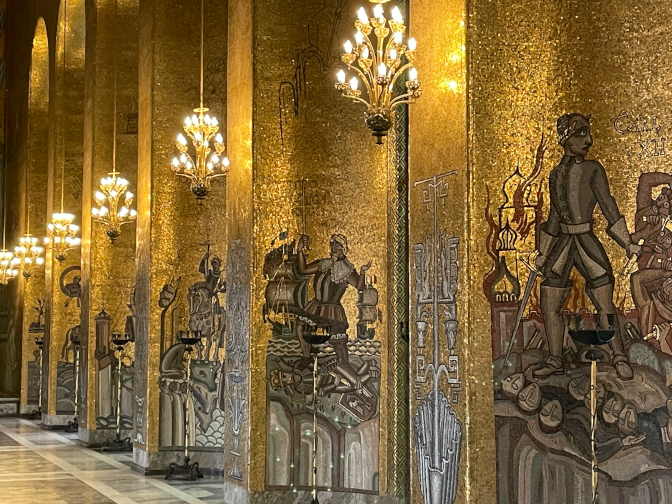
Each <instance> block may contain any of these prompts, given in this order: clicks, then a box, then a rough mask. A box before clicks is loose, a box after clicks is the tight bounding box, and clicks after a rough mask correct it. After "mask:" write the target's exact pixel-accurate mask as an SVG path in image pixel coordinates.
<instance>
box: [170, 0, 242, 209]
mask: <svg viewBox="0 0 672 504" xmlns="http://www.w3.org/2000/svg"><path fill="white" fill-rule="evenodd" d="M203 26H204V8H203V0H201V102H200V106H199V107H198V108H195V109H194V114H193V115H192V116H191V117H187V118H186V119H185V120H184V126H183V127H184V132H185V133H186V134H187V137H188V138H189V140H187V138H186V137H185V136H184V135H183V134H182V133H180V134H179V135H178V136H177V140H176V142H175V145H176V147H177V150H178V151H179V155H178V156H177V157H174V158H173V162H172V169H173V171H174V172H175V173H176V174H177V175H179V176H181V177H185V178H187V179H189V182H190V183H191V192H193V193H194V195H195V196H196V199H197V200H199V201H200V200H203V199H204V198H205V197H206V196H207V194H208V190H209V189H210V182H211V181H212V179H214V178H217V177H222V176H224V175H226V174H227V172H228V171H229V169H230V168H229V160H228V158H227V157H226V156H225V155H224V149H225V147H224V138H223V137H222V135H221V133H219V121H217V118H216V117H214V116H211V115H210V114H208V112H209V109H208V108H206V107H204V106H203V40H204V39H203ZM211 142H212V143H211ZM189 144H191V145H192V146H193V150H192V152H193V154H192V153H190V148H189Z"/></svg>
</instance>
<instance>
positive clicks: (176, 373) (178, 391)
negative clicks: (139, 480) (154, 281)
mask: <svg viewBox="0 0 672 504" xmlns="http://www.w3.org/2000/svg"><path fill="white" fill-rule="evenodd" d="M205 247H206V251H205V253H204V255H203V257H202V259H201V261H200V264H199V266H198V272H199V273H200V274H201V275H203V280H199V281H197V282H195V283H193V284H192V285H190V286H189V287H188V289H186V293H185V292H183V291H182V289H181V283H182V277H178V278H177V279H171V280H170V281H169V282H168V283H166V284H165V285H164V286H163V288H162V290H161V294H160V296H159V307H160V308H161V341H160V346H161V364H160V373H159V388H160V391H161V393H160V396H159V401H160V406H159V408H160V426H159V446H161V447H169V446H170V447H175V446H184V434H185V402H186V394H187V382H186V369H185V365H184V352H185V344H184V343H182V341H181V339H180V338H181V336H182V335H184V334H185V333H192V334H193V333H195V332H198V333H200V335H201V340H200V342H199V343H198V344H197V345H196V354H197V355H196V357H195V358H194V359H192V361H191V382H192V390H191V391H190V393H191V398H192V400H191V401H189V406H190V410H189V412H188V414H189V418H190V421H189V427H190V429H191V432H190V433H189V439H190V440H194V441H193V446H196V447H202V448H219V447H222V446H224V444H223V442H224V430H223V428H222V426H223V425H224V408H223V406H222V405H221V402H220V397H221V390H220V388H221V387H223V386H224V381H223V373H222V363H223V356H224V346H225V330H226V310H225V309H224V306H223V304H222V300H221V299H220V296H221V295H223V294H225V293H226V282H225V280H224V271H223V270H222V261H221V259H220V258H219V257H217V256H216V255H212V254H211V252H210V245H206V246H205ZM185 308H186V310H188V318H187V325H186V327H181V326H180V325H179V322H178V320H179V317H177V314H176V310H178V309H185ZM194 419H195V421H194Z"/></svg>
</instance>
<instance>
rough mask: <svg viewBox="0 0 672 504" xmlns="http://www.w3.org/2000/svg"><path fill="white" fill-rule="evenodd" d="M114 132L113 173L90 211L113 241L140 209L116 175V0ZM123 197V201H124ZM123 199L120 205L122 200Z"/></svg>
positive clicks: (101, 188) (103, 180) (115, 15)
mask: <svg viewBox="0 0 672 504" xmlns="http://www.w3.org/2000/svg"><path fill="white" fill-rule="evenodd" d="M113 123H114V126H113V128H114V132H113V134H112V138H113V140H112V173H109V177H103V178H102V179H101V180H100V190H99V191H96V193H95V195H94V198H95V200H96V205H98V207H97V208H96V207H94V208H92V209H91V214H92V215H93V219H94V220H95V221H96V222H100V223H102V224H104V225H105V233H106V234H107V236H108V237H109V238H110V241H111V242H112V243H114V240H115V239H117V238H119V235H121V226H122V224H128V223H129V222H133V221H134V220H135V218H136V216H137V212H136V211H135V210H134V209H132V208H131V205H132V204H133V193H131V192H130V191H128V180H126V179H125V178H122V177H117V175H119V173H118V172H117V0H114V121H113ZM122 196H123V200H122ZM122 201H123V205H121V208H120V207H119V203H121V202H122Z"/></svg>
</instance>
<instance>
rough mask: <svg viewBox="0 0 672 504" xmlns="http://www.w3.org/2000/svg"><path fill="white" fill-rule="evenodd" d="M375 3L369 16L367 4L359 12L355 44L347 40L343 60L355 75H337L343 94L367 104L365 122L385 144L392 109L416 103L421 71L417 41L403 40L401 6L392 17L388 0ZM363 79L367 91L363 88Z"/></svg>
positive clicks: (390, 125) (375, 0)
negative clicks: (416, 63) (417, 65)
mask: <svg viewBox="0 0 672 504" xmlns="http://www.w3.org/2000/svg"><path fill="white" fill-rule="evenodd" d="M370 1H371V2H372V3H374V4H376V5H375V7H374V8H373V16H372V17H371V18H369V15H368V14H367V12H366V9H364V7H361V8H360V9H359V11H357V17H358V19H357V20H356V21H355V28H356V29H357V32H356V33H355V43H354V44H353V43H352V42H351V41H350V40H347V41H346V42H345V44H344V45H343V48H344V50H345V52H344V53H343V54H342V55H341V60H342V61H343V63H345V64H346V65H347V67H348V70H350V71H353V72H354V73H355V75H354V76H353V77H352V78H350V79H349V80H348V79H347V76H346V73H345V71H343V70H339V71H338V74H337V78H338V82H337V83H336V89H338V90H339V91H340V92H341V94H342V95H343V96H345V97H346V98H350V99H352V100H354V101H356V102H359V103H362V104H364V105H365V106H366V113H365V119H364V120H365V122H366V125H367V126H368V127H369V129H371V131H372V132H373V136H374V137H376V143H377V144H382V143H383V137H385V136H386V135H387V132H388V131H389V130H390V128H391V127H392V111H393V110H394V109H395V108H396V107H398V106H400V105H403V104H405V103H413V102H414V101H415V100H416V99H417V98H419V97H420V95H421V93H422V91H421V89H420V82H419V81H418V72H417V70H416V69H415V67H414V61H415V56H416V41H415V39H414V38H409V39H408V40H406V42H404V33H405V32H406V25H405V24H404V18H403V16H402V14H401V11H400V10H399V7H396V6H395V7H393V8H392V10H391V12H390V14H391V16H392V18H391V19H389V20H388V19H386V18H385V15H384V14H385V8H384V7H383V4H384V3H387V2H388V1H389V0H370ZM399 79H406V86H405V88H402V89H401V90H400V89H399V87H398V86H396V84H397V81H398V80H399ZM360 80H361V82H362V83H363V85H364V90H365V91H366V94H363V93H362V90H361V89H360Z"/></svg>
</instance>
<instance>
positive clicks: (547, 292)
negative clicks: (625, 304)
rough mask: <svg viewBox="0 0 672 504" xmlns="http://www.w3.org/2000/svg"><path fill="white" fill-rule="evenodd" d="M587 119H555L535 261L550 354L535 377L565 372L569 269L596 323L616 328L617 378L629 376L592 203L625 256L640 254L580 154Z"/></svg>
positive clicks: (598, 168)
mask: <svg viewBox="0 0 672 504" xmlns="http://www.w3.org/2000/svg"><path fill="white" fill-rule="evenodd" d="M591 122H592V119H591V117H590V116H583V115H581V114H565V115H563V116H562V117H560V118H559V119H558V121H557V132H558V144H559V145H560V146H561V147H562V148H563V149H564V156H563V157H562V160H561V161H560V163H559V164H558V165H557V166H556V167H555V168H554V169H553V170H552V171H551V174H550V176H549V181H548V185H549V193H550V199H551V204H550V213H549V216H548V220H547V221H546V222H545V223H544V224H542V226H541V229H540V236H539V245H538V248H539V254H538V256H537V259H536V260H535V265H536V266H537V268H539V271H540V272H541V273H542V275H543V276H544V277H545V280H544V282H543V283H542V284H541V299H540V301H541V310H542V312H543V317H544V326H545V329H546V336H547V338H548V346H549V351H550V355H549V357H548V358H547V360H546V363H545V364H544V366H543V367H541V368H539V369H536V370H534V371H533V373H532V376H533V377H534V378H546V377H548V376H550V375H553V374H561V373H563V372H564V362H563V360H562V350H563V349H562V343H563V339H564V334H565V325H564V320H563V317H562V308H563V306H564V304H565V301H566V300H567V298H568V296H569V294H570V291H571V288H572V281H571V280H570V278H569V277H570V274H571V272H572V269H573V268H576V269H577V271H578V272H579V274H581V276H583V278H584V279H585V281H586V294H587V295H588V297H589V298H590V300H591V301H592V303H593V305H594V306H595V308H596V309H597V312H598V313H599V317H600V325H601V326H602V327H604V328H607V327H610V326H611V327H613V329H614V330H615V337H614V339H613V340H612V342H611V343H609V346H610V348H611V353H612V364H613V365H614V368H615V369H616V373H617V375H618V377H619V378H620V379H621V380H630V379H632V377H633V372H632V368H631V367H630V364H629V363H628V358H627V357H626V355H625V352H624V350H623V341H622V338H621V331H620V327H619V323H618V317H617V315H616V307H615V306H614V302H613V295H614V283H615V280H614V275H613V270H612V267H611V263H610V261H609V257H608V256H607V253H606V252H605V250H604V247H603V246H602V243H600V240H599V239H598V238H597V236H595V233H594V232H593V213H594V212H595V206H596V205H598V204H599V206H600V210H601V212H602V214H603V215H604V217H605V218H606V219H607V222H608V224H609V227H608V228H607V234H608V235H609V236H610V237H611V238H612V239H613V240H614V241H615V242H616V243H618V245H620V246H621V247H622V248H623V249H624V250H625V252H626V254H627V256H628V259H630V258H631V257H632V256H633V255H639V253H640V251H641V247H640V246H639V245H637V244H635V243H633V242H632V240H631V238H630V233H629V231H628V226H627V224H626V223H625V218H624V217H623V215H622V214H621V212H620V211H619V209H618V205H617V203H616V200H615V199H614V197H613V196H612V194H611V190H610V188H609V181H608V179H607V174H606V172H605V169H604V167H603V166H602V165H601V164H600V163H599V162H598V161H595V160H588V159H585V158H584V156H586V155H587V154H588V150H589V149H590V147H591V146H592V145H593V137H592V134H591V127H590V125H591Z"/></svg>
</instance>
